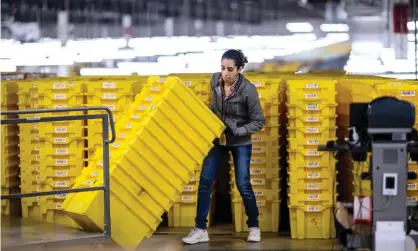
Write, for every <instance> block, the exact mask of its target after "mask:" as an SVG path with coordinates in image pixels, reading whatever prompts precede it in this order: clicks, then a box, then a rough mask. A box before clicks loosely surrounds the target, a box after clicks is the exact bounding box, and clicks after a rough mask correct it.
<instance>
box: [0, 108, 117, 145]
mask: <svg viewBox="0 0 418 251" xmlns="http://www.w3.org/2000/svg"><path fill="white" fill-rule="evenodd" d="M98 110H103V111H106V113H107V115H108V116H109V122H110V130H111V131H112V138H111V139H110V141H109V140H107V141H106V143H108V144H110V143H113V142H115V140H116V129H115V124H114V119H113V114H112V111H111V110H110V109H109V107H106V106H91V107H73V108H59V109H34V110H11V111H4V112H0V116H3V115H19V114H33V113H47V112H74V111H98ZM36 119H38V118H27V120H31V121H33V120H36Z"/></svg>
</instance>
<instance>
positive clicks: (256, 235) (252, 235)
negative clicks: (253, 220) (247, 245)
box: [247, 227, 261, 242]
mask: <svg viewBox="0 0 418 251" xmlns="http://www.w3.org/2000/svg"><path fill="white" fill-rule="evenodd" d="M248 231H249V233H248V238H247V241H248V242H260V241H261V232H260V229H259V228H258V227H251V228H250V229H248Z"/></svg>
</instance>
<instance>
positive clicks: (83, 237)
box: [0, 106, 116, 249]
mask: <svg viewBox="0 0 418 251" xmlns="http://www.w3.org/2000/svg"><path fill="white" fill-rule="evenodd" d="M97 110H103V111H106V113H107V114H105V113H103V114H84V115H66V116H54V117H37V118H13V119H1V124H2V125H10V124H20V123H44V122H57V121H73V120H88V119H101V120H102V130H103V131H102V136H103V175H104V183H103V186H99V187H90V188H77V189H65V190H57V191H46V192H36V193H24V194H10V195H5V196H1V199H2V200H11V199H21V198H27V197H35V196H47V195H56V194H62V193H79V192H90V191H101V190H103V191H104V227H103V229H104V231H103V233H102V234H97V233H94V234H92V233H84V232H83V231H81V230H74V229H71V230H70V229H67V230H66V231H63V232H64V233H61V234H56V233H55V234H53V235H52V237H50V236H48V237H42V233H40V235H41V237H40V236H39V234H38V236H37V237H35V238H34V237H33V235H32V237H30V236H31V235H30V234H29V237H26V238H25V237H22V236H24V234H22V232H21V231H23V232H24V231H25V230H16V228H22V227H23V226H16V225H13V222H15V223H17V225H27V224H25V223H23V224H22V223H21V222H22V220H23V219H22V220H11V221H10V223H11V224H12V225H11V226H7V227H12V228H15V229H12V230H9V231H8V230H7V227H3V226H2V245H1V248H2V249H9V248H10V249H15V248H17V247H33V246H39V245H42V246H45V245H55V244H58V245H65V244H81V243H82V244H98V243H104V242H110V241H111V219H110V182H109V176H110V175H109V144H110V143H113V142H114V141H115V139H116V136H115V135H116V130H115V126H114V120H113V115H112V111H111V110H110V109H109V108H108V107H101V106H99V107H80V108H67V109H41V110H18V111H5V112H1V113H0V115H1V116H5V115H20V114H38V113H55V112H57V113H59V112H73V111H85V112H88V111H97ZM109 124H110V129H111V131H112V137H111V139H110V140H109V138H108V132H109ZM6 221H7V220H6ZM2 222H3V220H2ZM31 224H33V225H34V227H35V229H37V230H35V232H38V229H41V228H42V227H39V228H37V226H41V225H48V224H49V223H45V224H44V223H41V222H35V223H33V222H32V223H31ZM2 225H3V224H2ZM49 225H51V226H49V227H46V229H48V230H51V229H58V227H54V225H53V224H49ZM63 229H65V227H63ZM4 235H7V236H4ZM46 235H48V234H46Z"/></svg>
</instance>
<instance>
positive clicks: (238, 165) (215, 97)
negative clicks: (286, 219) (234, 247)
mask: <svg viewBox="0 0 418 251" xmlns="http://www.w3.org/2000/svg"><path fill="white" fill-rule="evenodd" d="M247 62H248V61H247V58H246V57H245V56H244V54H243V53H242V52H241V51H239V50H228V51H226V52H225V53H224V54H223V56H222V60H221V70H222V71H221V72H220V73H215V74H213V76H212V78H211V86H212V104H211V110H212V111H213V112H214V113H215V114H216V115H217V116H218V117H219V119H221V120H222V121H223V122H224V123H225V125H226V127H227V129H226V130H225V131H224V133H223V134H222V135H221V136H220V138H219V139H216V140H215V141H214V147H213V148H212V149H211V150H210V151H209V154H208V156H207V157H206V158H205V160H204V162H203V167H202V172H201V175H200V183H199V189H198V200H197V216H196V219H195V221H196V226H195V227H194V228H193V229H192V231H191V232H190V233H189V235H188V236H187V237H185V238H183V239H182V240H183V242H184V243H187V244H196V243H201V242H207V241H209V236H208V232H207V230H206V222H207V221H206V218H207V216H208V213H209V207H210V193H211V185H212V183H213V181H214V179H215V174H216V172H217V169H218V168H219V166H220V164H221V160H222V158H223V157H224V156H228V155H227V154H228V152H229V151H231V152H232V156H233V159H234V166H235V180H236V186H237V188H238V190H239V192H240V194H241V197H242V199H243V201H244V207H245V213H246V215H247V217H248V221H247V225H248V228H249V235H248V238H247V241H250V242H259V241H260V240H261V237H260V236H261V233H260V229H259V227H258V208H257V203H256V199H255V196H254V192H253V189H252V187H251V183H250V161H251V152H252V151H251V150H252V144H251V135H252V134H254V133H256V132H258V131H260V130H261V129H262V128H263V127H264V114H263V110H262V108H261V104H260V100H259V96H258V93H257V90H256V88H255V86H254V85H253V84H251V83H250V82H249V81H248V80H247V79H246V78H245V77H244V76H243V75H242V74H241V71H242V69H243V67H244V65H245V63H247Z"/></svg>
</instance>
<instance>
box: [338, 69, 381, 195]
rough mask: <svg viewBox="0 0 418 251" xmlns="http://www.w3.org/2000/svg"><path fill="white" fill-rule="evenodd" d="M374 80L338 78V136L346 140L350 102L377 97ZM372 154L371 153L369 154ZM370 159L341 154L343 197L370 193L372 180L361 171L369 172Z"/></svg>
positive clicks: (367, 100)
mask: <svg viewBox="0 0 418 251" xmlns="http://www.w3.org/2000/svg"><path fill="white" fill-rule="evenodd" d="M373 83H374V81H370V80H369V79H362V78H351V77H350V78H340V79H338V80H337V84H336V90H337V103H338V106H337V115H338V117H337V126H338V131H337V137H338V139H339V140H346V138H348V135H349V127H350V104H351V103H363V102H364V103H369V102H370V101H372V100H373V98H375V97H377V93H376V88H375V86H374V84H373ZM369 156H370V154H369ZM369 163H370V162H369V160H368V159H367V161H364V162H358V161H353V160H352V158H351V153H347V154H344V155H340V159H339V161H338V170H339V173H338V175H339V178H338V182H339V185H340V193H341V196H342V198H344V199H345V200H347V201H353V200H354V196H358V195H370V193H371V188H370V184H371V181H370V180H362V179H361V173H362V172H368V170H369Z"/></svg>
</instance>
